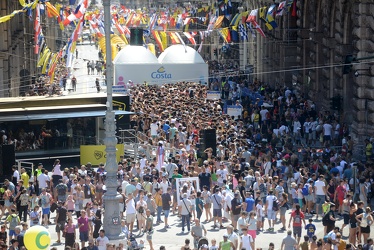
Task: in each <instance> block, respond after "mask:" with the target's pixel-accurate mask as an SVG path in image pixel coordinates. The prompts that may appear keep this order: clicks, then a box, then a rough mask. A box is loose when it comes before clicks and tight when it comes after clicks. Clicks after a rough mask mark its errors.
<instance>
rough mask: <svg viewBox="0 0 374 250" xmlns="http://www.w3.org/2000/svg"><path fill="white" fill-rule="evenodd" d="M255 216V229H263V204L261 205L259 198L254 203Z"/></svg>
mask: <svg viewBox="0 0 374 250" xmlns="http://www.w3.org/2000/svg"><path fill="white" fill-rule="evenodd" d="M256 216H257V230H258V231H264V220H265V217H264V206H263V205H262V200H261V199H260V200H259V201H258V203H257V205H256Z"/></svg>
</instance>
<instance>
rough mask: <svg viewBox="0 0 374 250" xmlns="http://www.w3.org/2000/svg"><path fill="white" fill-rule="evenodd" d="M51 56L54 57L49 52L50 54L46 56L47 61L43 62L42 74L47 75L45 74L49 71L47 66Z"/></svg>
mask: <svg viewBox="0 0 374 250" xmlns="http://www.w3.org/2000/svg"><path fill="white" fill-rule="evenodd" d="M51 55H52V53H51V52H50V51H48V53H47V54H46V57H45V60H44V62H43V68H42V74H45V72H46V70H47V65H48V62H49V58H50V57H51Z"/></svg>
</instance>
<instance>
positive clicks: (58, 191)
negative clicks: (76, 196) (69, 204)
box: [54, 179, 68, 202]
mask: <svg viewBox="0 0 374 250" xmlns="http://www.w3.org/2000/svg"><path fill="white" fill-rule="evenodd" d="M54 191H55V195H54V197H57V200H58V201H62V202H65V201H66V194H67V192H68V186H67V185H66V184H65V183H64V182H63V180H62V179H61V180H58V184H57V185H56V187H55V188H54Z"/></svg>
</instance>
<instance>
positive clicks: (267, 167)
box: [264, 157, 271, 176]
mask: <svg viewBox="0 0 374 250" xmlns="http://www.w3.org/2000/svg"><path fill="white" fill-rule="evenodd" d="M270 169H271V162H270V159H269V157H267V159H266V163H265V165H264V172H265V176H269V172H270Z"/></svg>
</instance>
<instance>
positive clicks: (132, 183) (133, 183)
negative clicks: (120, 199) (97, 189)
mask: <svg viewBox="0 0 374 250" xmlns="http://www.w3.org/2000/svg"><path fill="white" fill-rule="evenodd" d="M122 191H125V194H126V196H128V195H129V194H133V195H136V193H137V192H136V191H137V190H136V180H135V179H131V180H130V184H129V185H127V186H126V188H125V190H122Z"/></svg>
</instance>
